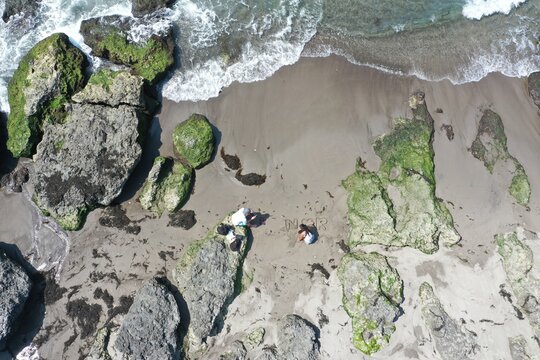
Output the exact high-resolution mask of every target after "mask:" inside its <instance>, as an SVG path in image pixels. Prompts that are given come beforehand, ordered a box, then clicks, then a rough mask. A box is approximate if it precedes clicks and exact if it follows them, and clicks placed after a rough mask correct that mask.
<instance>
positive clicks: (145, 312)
mask: <svg viewBox="0 0 540 360" xmlns="http://www.w3.org/2000/svg"><path fill="white" fill-rule="evenodd" d="M179 325H180V311H179V310H178V304H177V303H176V300H175V298H174V296H173V294H172V293H171V291H170V290H169V289H168V287H167V286H166V285H164V284H163V283H162V282H161V281H160V280H159V279H152V280H150V281H148V282H147V283H146V284H144V285H143V287H142V288H141V289H140V290H139V291H138V292H137V294H136V295H135V299H134V301H133V305H131V308H130V309H129V312H128V313H127V315H126V317H125V319H124V322H123V323H122V326H121V327H120V330H119V331H118V336H117V338H116V341H115V343H114V345H113V350H114V351H115V352H116V354H115V355H113V358H114V359H119V360H120V359H122V360H135V359H156V360H157V359H169V360H174V359H180V347H179V344H178V343H179V339H178V326H179Z"/></svg>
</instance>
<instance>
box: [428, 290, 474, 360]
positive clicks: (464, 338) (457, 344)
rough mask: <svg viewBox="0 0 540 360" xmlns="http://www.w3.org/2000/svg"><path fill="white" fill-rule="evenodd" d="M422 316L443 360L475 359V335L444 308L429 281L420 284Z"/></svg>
mask: <svg viewBox="0 0 540 360" xmlns="http://www.w3.org/2000/svg"><path fill="white" fill-rule="evenodd" d="M420 302H421V305H422V317H423V318H424V322H425V323H426V326H427V328H428V329H429V332H430V333H431V335H432V336H433V338H434V339H435V347H436V349H437V351H438V352H439V354H440V356H441V358H442V359H443V360H455V359H474V358H476V355H475V354H476V352H477V351H478V345H477V344H476V340H475V338H474V335H473V334H472V333H471V332H469V331H467V330H466V329H464V328H462V327H461V326H460V325H459V323H458V322H457V321H456V320H454V319H452V318H451V317H450V316H449V315H448V314H447V313H446V311H445V310H444V308H443V306H442V304H441V302H440V301H439V299H438V298H437V296H436V295H435V293H434V292H433V288H432V287H431V285H429V284H428V283H423V284H422V285H421V286H420Z"/></svg>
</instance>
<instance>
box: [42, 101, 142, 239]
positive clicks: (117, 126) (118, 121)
mask: <svg viewBox="0 0 540 360" xmlns="http://www.w3.org/2000/svg"><path fill="white" fill-rule="evenodd" d="M145 121H146V115H145V114H143V113H141V112H140V111H139V110H138V109H136V108H134V107H131V106H126V105H120V106H118V107H110V106H104V105H83V104H73V105H72V106H71V107H70V108H69V110H68V112H67V117H66V120H65V124H60V125H54V124H47V125H46V126H45V135H44V136H43V140H42V141H41V143H40V144H39V146H38V149H37V154H36V156H35V173H36V174H35V177H34V179H33V180H34V182H35V190H34V201H35V202H36V204H37V205H38V207H39V208H40V209H41V210H42V211H43V212H44V213H46V214H48V215H50V216H52V217H53V218H55V219H56V220H57V221H58V223H59V224H60V225H61V226H62V227H63V228H64V229H66V230H77V229H79V228H80V227H81V226H82V224H83V223H84V220H85V217H86V214H87V212H88V211H90V210H91V209H92V208H93V207H95V206H97V205H109V204H110V203H111V202H112V201H113V200H114V199H115V198H116V197H117V196H118V195H119V194H120V192H121V191H122V187H123V186H124V184H125V183H126V181H127V179H128V177H129V175H130V174H131V172H132V171H133V169H134V168H135V166H136V165H137V163H138V162H139V160H140V157H141V154H142V147H141V144H140V143H139V136H140V135H142V134H140V133H139V129H140V128H141V127H142V124H144V123H145Z"/></svg>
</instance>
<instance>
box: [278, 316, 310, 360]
mask: <svg viewBox="0 0 540 360" xmlns="http://www.w3.org/2000/svg"><path fill="white" fill-rule="evenodd" d="M277 332H278V345H277V347H278V353H279V354H281V358H283V359H288V360H317V359H319V358H320V353H319V341H318V338H317V333H316V332H315V326H314V325H313V324H311V323H309V322H307V321H306V320H305V319H303V318H301V317H300V316H298V315H287V316H285V317H283V318H282V319H281V320H280V321H279V322H278V328H277Z"/></svg>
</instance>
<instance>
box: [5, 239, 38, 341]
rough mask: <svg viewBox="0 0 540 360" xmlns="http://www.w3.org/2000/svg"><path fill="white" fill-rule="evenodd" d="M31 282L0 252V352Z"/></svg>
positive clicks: (22, 305) (21, 308) (23, 272)
mask: <svg viewBox="0 0 540 360" xmlns="http://www.w3.org/2000/svg"><path fill="white" fill-rule="evenodd" d="M31 287H32V282H31V281H30V278H29V277H28V275H27V274H26V272H25V271H24V269H23V268H22V267H21V266H20V265H18V264H16V263H15V262H14V261H13V260H11V259H10V258H9V257H7V255H6V253H5V252H4V251H3V250H0V289H1V296H0V351H2V350H3V349H4V346H5V341H6V338H7V337H8V336H9V335H10V333H11V332H12V330H14V326H15V324H16V322H17V319H18V318H19V315H21V313H22V311H23V308H24V305H25V304H26V301H27V300H28V296H29V295H30V290H31Z"/></svg>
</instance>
